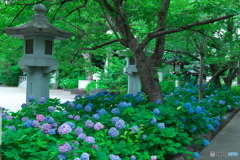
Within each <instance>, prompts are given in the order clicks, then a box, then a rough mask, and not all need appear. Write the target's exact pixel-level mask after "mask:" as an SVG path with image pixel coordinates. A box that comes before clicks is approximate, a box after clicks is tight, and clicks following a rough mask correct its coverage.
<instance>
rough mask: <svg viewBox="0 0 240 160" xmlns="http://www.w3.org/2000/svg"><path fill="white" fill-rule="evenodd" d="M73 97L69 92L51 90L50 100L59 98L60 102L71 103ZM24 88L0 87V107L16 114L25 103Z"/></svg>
mask: <svg viewBox="0 0 240 160" xmlns="http://www.w3.org/2000/svg"><path fill="white" fill-rule="evenodd" d="M74 97H75V95H74V94H71V93H70V92H69V91H64V90H59V89H51V90H50V98H59V99H60V100H61V102H66V101H73V99H74ZM25 101H26V88H19V87H4V86H0V107H4V108H6V109H9V110H10V111H13V112H16V111H18V110H19V109H21V105H22V104H23V103H26V102H25Z"/></svg>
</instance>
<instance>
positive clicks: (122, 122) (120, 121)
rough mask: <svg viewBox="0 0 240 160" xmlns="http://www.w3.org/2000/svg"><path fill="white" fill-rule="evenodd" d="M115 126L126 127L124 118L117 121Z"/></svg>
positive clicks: (118, 127)
mask: <svg viewBox="0 0 240 160" xmlns="http://www.w3.org/2000/svg"><path fill="white" fill-rule="evenodd" d="M115 127H116V128H117V129H123V128H125V122H124V120H122V119H119V120H118V121H117V122H116V123H115Z"/></svg>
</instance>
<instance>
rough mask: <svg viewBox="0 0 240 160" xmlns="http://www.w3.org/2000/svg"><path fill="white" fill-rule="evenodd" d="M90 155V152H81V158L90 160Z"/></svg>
mask: <svg viewBox="0 0 240 160" xmlns="http://www.w3.org/2000/svg"><path fill="white" fill-rule="evenodd" d="M89 158H90V155H89V154H88V153H83V154H81V160H89Z"/></svg>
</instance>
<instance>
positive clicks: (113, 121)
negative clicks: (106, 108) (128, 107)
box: [111, 117, 120, 123]
mask: <svg viewBox="0 0 240 160" xmlns="http://www.w3.org/2000/svg"><path fill="white" fill-rule="evenodd" d="M119 119H120V118H118V117H112V120H111V122H112V123H116V122H117V121H118V120H119Z"/></svg>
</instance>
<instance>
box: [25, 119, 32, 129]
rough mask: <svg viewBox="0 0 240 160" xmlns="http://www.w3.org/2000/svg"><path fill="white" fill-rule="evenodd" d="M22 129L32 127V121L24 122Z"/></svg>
mask: <svg viewBox="0 0 240 160" xmlns="http://www.w3.org/2000/svg"><path fill="white" fill-rule="evenodd" d="M24 127H25V128H29V127H32V121H31V120H26V121H25V123H24Z"/></svg>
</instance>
